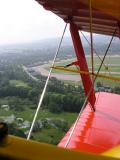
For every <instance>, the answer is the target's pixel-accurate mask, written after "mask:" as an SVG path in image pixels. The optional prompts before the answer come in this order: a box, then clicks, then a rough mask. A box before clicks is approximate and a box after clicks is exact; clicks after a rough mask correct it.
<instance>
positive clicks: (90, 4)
mask: <svg viewBox="0 0 120 160" xmlns="http://www.w3.org/2000/svg"><path fill="white" fill-rule="evenodd" d="M89 14H90V16H89V18H90V41H91V43H90V49H91V63H92V73H94V53H93V34H92V33H93V32H92V0H89ZM92 80H93V81H94V76H92ZM93 87H94V85H93Z"/></svg>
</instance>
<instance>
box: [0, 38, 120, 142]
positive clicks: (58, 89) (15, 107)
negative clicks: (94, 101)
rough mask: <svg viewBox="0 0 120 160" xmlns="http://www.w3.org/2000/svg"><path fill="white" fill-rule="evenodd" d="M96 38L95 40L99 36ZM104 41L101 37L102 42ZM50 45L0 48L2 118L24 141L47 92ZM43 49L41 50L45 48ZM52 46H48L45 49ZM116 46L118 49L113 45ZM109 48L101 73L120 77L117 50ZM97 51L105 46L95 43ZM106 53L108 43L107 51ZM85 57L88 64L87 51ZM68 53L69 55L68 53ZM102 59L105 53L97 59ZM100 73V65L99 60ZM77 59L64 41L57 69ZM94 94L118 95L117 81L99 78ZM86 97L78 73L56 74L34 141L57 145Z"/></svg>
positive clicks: (12, 132)
mask: <svg viewBox="0 0 120 160" xmlns="http://www.w3.org/2000/svg"><path fill="white" fill-rule="evenodd" d="M96 37H97V36H96ZM104 38H105V37H102V39H104ZM49 41H50V42H51V41H56V44H57V42H58V39H51V40H49V39H48V40H46V41H40V42H34V43H30V44H24V45H23V44H19V45H17V44H16V45H8V46H1V51H0V62H1V63H0V77H1V81H0V119H1V120H2V121H5V122H7V123H8V124H9V126H10V134H14V135H18V136H21V137H26V136H27V134H28V132H29V128H30V125H31V122H32V119H33V116H34V113H35V110H36V108H37V105H38V100H39V97H40V94H41V92H42V89H43V87H44V84H45V81H46V76H47V75H48V72H49V69H50V67H51V60H52V58H53V54H54V52H55V47H53V46H51V47H50V43H49ZM41 44H42V45H41ZM46 44H47V46H48V48H47V47H44V46H46ZM113 45H117V42H115V43H114V44H113ZM117 46H118V50H117V47H116V48H115V51H114V47H113V48H111V50H110V53H109V54H108V56H107V58H106V61H105V62H104V65H105V66H107V69H106V68H105V66H103V67H102V70H101V73H104V74H106V75H112V76H117V77H120V70H119V61H120V53H119V45H117ZM97 48H98V51H99V50H100V48H101V46H99V42H98V43H97ZM102 48H105V44H103V47H102ZM85 49H86V51H87V54H86V57H87V61H88V64H89V68H91V65H90V56H89V46H88V47H87V46H86V48H85ZM67 53H69V54H67ZM99 55H100V56H101V57H102V56H103V54H102V51H101V53H100V54H99ZM94 59H95V69H96V71H97V69H98V66H99V65H100V60H99V58H98V57H97V55H95V57H94ZM73 60H75V55H74V51H73V47H72V43H71V42H70V40H69V38H66V39H65V43H64V42H63V46H62V48H61V51H60V54H59V56H58V58H57V62H56V63H55V65H56V66H61V65H62V66H65V65H67V64H69V63H70V62H71V61H73ZM95 90H96V92H97V91H106V92H113V93H118V94H119V93H120V87H119V82H116V83H114V82H112V81H111V80H106V79H103V78H99V79H98V80H97V82H96V85H95ZM84 99H85V96H84V91H83V87H82V82H81V79H80V76H79V74H77V73H69V72H64V71H57V70H53V74H52V75H51V79H50V82H49V85H48V88H47V93H46V94H45V98H44V100H43V104H42V108H41V110H40V112H39V114H38V117H37V121H36V123H35V126H34V129H33V133H32V137H31V138H32V139H34V140H37V141H40V142H46V143H51V144H58V143H59V141H60V139H61V138H62V137H63V136H64V134H65V133H66V131H67V130H68V129H69V128H70V126H71V125H72V123H73V122H74V120H75V119H76V117H77V115H78V113H79V111H80V109H81V107H82V104H83V102H84Z"/></svg>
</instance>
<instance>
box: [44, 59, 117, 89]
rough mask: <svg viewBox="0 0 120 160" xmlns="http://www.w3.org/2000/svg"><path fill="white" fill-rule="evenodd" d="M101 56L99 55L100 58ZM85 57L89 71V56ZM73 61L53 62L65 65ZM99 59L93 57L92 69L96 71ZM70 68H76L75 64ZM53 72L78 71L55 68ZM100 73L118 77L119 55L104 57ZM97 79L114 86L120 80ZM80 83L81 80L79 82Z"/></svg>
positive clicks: (69, 81) (69, 73)
mask: <svg viewBox="0 0 120 160" xmlns="http://www.w3.org/2000/svg"><path fill="white" fill-rule="evenodd" d="M102 58H103V57H101V59H102ZM86 59H87V63H88V66H89V70H90V71H91V58H90V57H86ZM73 61H75V59H69V60H64V61H60V62H57V63H56V64H55V66H65V65H67V64H69V63H71V62H73ZM100 63H101V61H100V59H99V58H98V57H94V70H95V72H97V71H98V69H99V66H100ZM49 67H50V66H46V67H45V69H46V70H49ZM70 68H71V69H74V70H77V68H76V67H75V66H73V67H70ZM52 72H53V73H58V74H63V75H64V74H67V75H78V74H79V73H72V72H67V71H66V72H65V71H62V70H57V69H53V71H52ZM102 72H103V73H102ZM100 73H102V74H105V75H107V76H112V77H119V78H120V56H115V57H113V56H111V57H109V56H108V57H106V59H105V61H104V64H103V66H102V68H101V70H100ZM98 81H102V82H104V83H105V84H106V85H110V86H112V87H114V86H116V85H117V86H118V85H119V83H120V82H115V81H112V80H107V79H103V78H97V82H98ZM64 82H65V83H70V84H71V83H72V84H77V83H78V82H73V81H71V80H65V81H64ZM80 83H81V82H80Z"/></svg>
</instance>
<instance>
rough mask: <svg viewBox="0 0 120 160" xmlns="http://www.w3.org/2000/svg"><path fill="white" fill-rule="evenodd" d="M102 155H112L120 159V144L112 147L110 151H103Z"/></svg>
mask: <svg viewBox="0 0 120 160" xmlns="http://www.w3.org/2000/svg"><path fill="white" fill-rule="evenodd" d="M102 155H106V156H110V157H116V158H119V159H120V145H119V146H117V147H115V148H113V149H110V150H109V151H107V152H105V153H103V154H102Z"/></svg>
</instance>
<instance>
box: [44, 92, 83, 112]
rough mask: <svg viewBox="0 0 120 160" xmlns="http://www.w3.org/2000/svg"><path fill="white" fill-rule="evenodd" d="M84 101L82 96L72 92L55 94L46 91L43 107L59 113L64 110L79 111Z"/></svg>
mask: <svg viewBox="0 0 120 160" xmlns="http://www.w3.org/2000/svg"><path fill="white" fill-rule="evenodd" d="M83 102H84V97H83V96H80V95H79V96H77V95H74V94H72V93H68V94H57V93H56V94H55V93H47V95H46V97H45V99H44V103H43V105H44V106H43V107H44V108H47V109H49V110H50V111H51V112H54V113H60V112H62V111H65V112H79V111H80V109H81V107H82V105H83Z"/></svg>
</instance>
